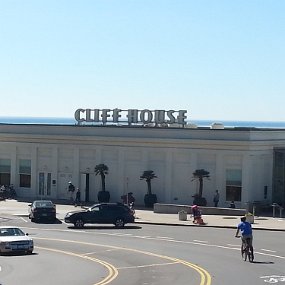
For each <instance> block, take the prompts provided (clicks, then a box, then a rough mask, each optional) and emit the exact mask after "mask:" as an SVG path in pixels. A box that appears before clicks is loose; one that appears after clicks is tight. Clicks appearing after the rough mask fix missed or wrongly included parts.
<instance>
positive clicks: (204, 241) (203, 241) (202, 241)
mask: <svg viewBox="0 0 285 285" xmlns="http://www.w3.org/2000/svg"><path fill="white" fill-rule="evenodd" d="M193 241H195V242H201V243H208V241H206V240H196V239H193Z"/></svg>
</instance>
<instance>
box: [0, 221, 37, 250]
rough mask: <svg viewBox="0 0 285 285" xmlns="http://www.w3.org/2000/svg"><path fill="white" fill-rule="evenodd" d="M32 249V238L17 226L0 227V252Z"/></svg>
mask: <svg viewBox="0 0 285 285" xmlns="http://www.w3.org/2000/svg"><path fill="white" fill-rule="evenodd" d="M33 250H34V242H33V240H32V238H30V237H29V236H28V234H25V233H24V232H23V231H22V230H21V229H19V228H17V227H4V226H1V227H0V253H1V254H2V253H12V252H24V253H28V254H31V253H32V252H33Z"/></svg>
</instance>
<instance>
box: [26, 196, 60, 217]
mask: <svg viewBox="0 0 285 285" xmlns="http://www.w3.org/2000/svg"><path fill="white" fill-rule="evenodd" d="M29 207H30V208H29V218H30V219H31V221H32V222H34V221H39V220H51V221H55V220H56V206H55V204H54V203H53V202H52V201H50V200H36V201H34V202H33V203H32V204H30V205H29Z"/></svg>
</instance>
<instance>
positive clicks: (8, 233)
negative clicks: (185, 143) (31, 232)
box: [0, 228, 25, 236]
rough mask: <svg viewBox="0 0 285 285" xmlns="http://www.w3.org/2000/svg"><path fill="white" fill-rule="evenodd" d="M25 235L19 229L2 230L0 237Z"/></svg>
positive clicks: (0, 230)
mask: <svg viewBox="0 0 285 285" xmlns="http://www.w3.org/2000/svg"><path fill="white" fill-rule="evenodd" d="M23 235H25V234H24V233H23V232H22V231H21V230H20V229H18V228H3V229H0V236H23Z"/></svg>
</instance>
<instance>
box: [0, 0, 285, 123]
mask: <svg viewBox="0 0 285 285" xmlns="http://www.w3.org/2000/svg"><path fill="white" fill-rule="evenodd" d="M284 13H285V1H284V0H267V1H264V0H256V1H254V0H252V1H251V0H240V1H230V0H224V1H222V0H220V1H219V0H196V1H194V0H193V1H192V0H171V1H170V0H132V1H131V0H90V1H88V0H81V1H78V0H76V1H75V0H47V1H44V0H0V98H1V101H0V102H1V103H0V104H1V112H0V116H36V117H73V114H74V111H75V110H76V109H77V108H97V109H103V108H110V109H112V108H121V109H163V110H171V109H174V110H187V116H188V120H191V119H213V120H257V121H283V120H284V119H285V16H284V15H285V14H284Z"/></svg>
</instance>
